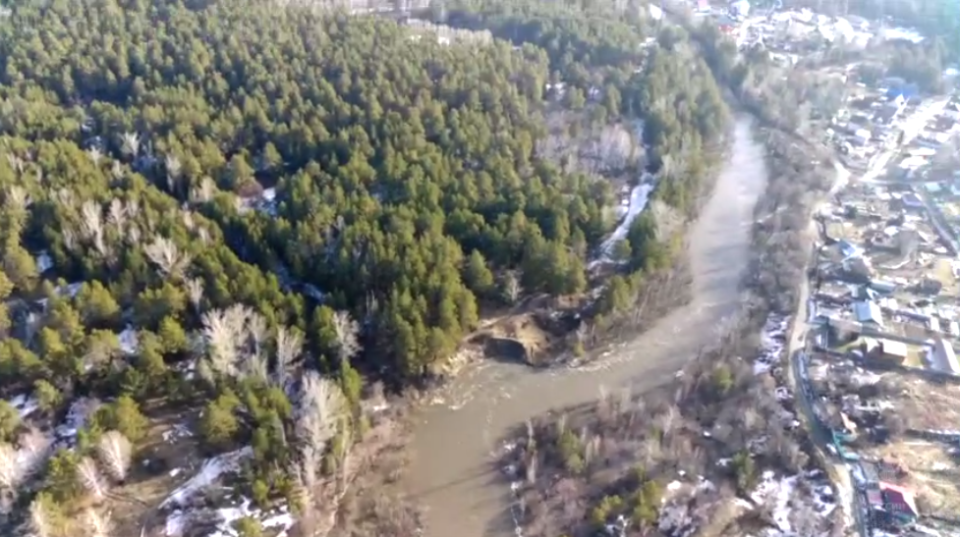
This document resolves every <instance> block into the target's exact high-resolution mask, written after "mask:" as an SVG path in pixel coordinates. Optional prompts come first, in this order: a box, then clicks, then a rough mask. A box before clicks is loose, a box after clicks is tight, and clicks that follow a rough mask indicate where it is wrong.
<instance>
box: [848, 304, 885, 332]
mask: <svg viewBox="0 0 960 537" xmlns="http://www.w3.org/2000/svg"><path fill="white" fill-rule="evenodd" d="M853 314H854V316H855V317H856V319H857V322H859V323H862V324H865V325H868V324H872V325H874V326H876V327H878V328H883V312H882V311H881V310H880V305H879V304H877V303H876V302H874V301H872V300H863V301H860V302H854V304H853Z"/></svg>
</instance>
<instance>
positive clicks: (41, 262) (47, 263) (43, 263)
mask: <svg viewBox="0 0 960 537" xmlns="http://www.w3.org/2000/svg"><path fill="white" fill-rule="evenodd" d="M35 263H36V265H37V273H38V274H43V273H44V272H46V271H48V270H50V269H52V268H53V258H52V257H50V254H49V253H47V252H46V251H43V252H40V253H39V254H37V257H36V259H35Z"/></svg>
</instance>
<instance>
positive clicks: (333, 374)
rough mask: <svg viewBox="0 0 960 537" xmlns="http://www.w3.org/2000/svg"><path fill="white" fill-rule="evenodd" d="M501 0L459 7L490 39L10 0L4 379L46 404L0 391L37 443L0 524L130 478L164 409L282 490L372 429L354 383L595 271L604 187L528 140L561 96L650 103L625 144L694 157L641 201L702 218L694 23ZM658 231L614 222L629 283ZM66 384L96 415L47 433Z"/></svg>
mask: <svg viewBox="0 0 960 537" xmlns="http://www.w3.org/2000/svg"><path fill="white" fill-rule="evenodd" d="M511 6H512V7H511V8H510V9H505V8H504V7H503V4H500V5H498V4H496V3H490V4H487V3H483V4H472V5H467V4H464V5H458V6H453V7H451V8H450V10H449V12H448V13H447V15H446V19H445V20H447V21H448V23H449V24H451V25H453V26H456V27H459V28H467V29H477V30H480V29H484V30H489V31H490V32H491V33H492V34H493V37H494V39H493V40H490V41H483V42H481V41H471V40H455V41H453V42H442V41H441V40H437V39H430V38H426V37H424V36H417V37H422V38H414V37H415V36H413V35H412V34H411V33H410V31H408V28H406V27H405V26H404V25H401V24H398V23H396V22H394V21H392V20H388V19H386V18H377V17H372V16H349V15H348V14H347V13H345V12H337V11H322V10H317V9H311V8H309V7H299V6H297V5H281V4H279V3H275V2H270V1H265V0H218V1H215V0H206V1H205V0H84V1H79V0H51V1H46V2H41V1H33V0H29V1H24V2H17V3H15V5H13V6H10V7H8V8H6V11H5V12H4V15H3V17H2V19H0V199H2V209H0V238H2V243H0V261H2V272H0V300H2V304H0V334H2V336H0V395H3V396H4V397H5V398H7V399H10V398H12V397H14V396H18V395H19V396H22V397H26V398H29V400H30V401H32V402H33V403H34V404H35V408H31V409H30V412H29V413H24V412H23V409H22V408H20V409H16V408H14V405H11V404H10V403H5V402H0V459H2V458H3V457H4V456H6V455H8V454H9V453H12V451H9V450H17V449H19V450H20V451H21V452H22V451H23V450H24V449H27V447H29V446H31V445H34V444H31V442H34V443H36V445H37V446H42V447H43V449H40V448H37V450H36V451H35V453H36V454H38V455H37V458H36V459H29V460H30V461H31V462H30V463H29V464H25V465H23V468H22V471H20V472H17V473H16V475H13V474H11V475H7V474H3V475H0V478H2V480H0V496H2V499H3V500H4V501H3V505H4V511H5V512H6V513H8V514H11V515H10V516H11V517H12V518H9V520H10V521H13V522H18V523H19V522H22V521H23V517H24V514H25V513H27V512H28V511H27V510H26V506H27V505H33V506H34V508H36V509H40V510H46V511H44V512H46V513H48V514H49V513H61V514H62V513H69V512H70V511H69V506H72V505H74V504H75V503H76V502H79V501H81V499H83V498H89V497H90V496H91V495H93V496H96V495H97V494H99V492H97V491H99V488H98V487H99V485H98V483H99V484H103V483H109V482H113V483H115V484H116V483H123V482H124V481H125V480H126V479H127V475H126V472H127V469H128V468H129V467H130V461H131V459H132V458H133V457H134V454H135V453H136V451H137V446H138V442H140V441H141V440H142V439H143V438H145V436H146V435H147V434H148V429H149V425H150V423H151V418H150V414H151V412H154V411H156V409H158V408H167V407H169V406H174V407H178V408H202V409H203V411H202V418H200V419H199V422H198V424H197V428H198V430H197V433H198V435H199V437H200V438H201V439H202V446H203V449H205V450H206V451H207V452H209V453H218V452H225V451H228V450H230V449H234V448H236V447H238V446H244V445H250V446H252V448H253V450H254V452H255V454H256V456H255V457H254V459H253V461H254V462H253V463H252V465H251V466H250V468H248V472H247V474H246V475H247V477H248V478H249V479H247V480H245V485H244V486H245V487H248V488H249V489H250V490H251V491H252V492H251V494H252V496H253V497H254V498H256V499H258V500H262V501H266V500H267V498H270V497H275V496H278V495H287V496H290V495H292V494H294V492H293V491H294V490H295V489H296V488H297V487H296V486H295V482H300V483H301V484H302V481H303V473H304V472H302V471H301V472H291V471H290V470H289V468H291V467H294V466H295V467H298V468H301V469H302V467H303V466H304V464H306V463H305V462H304V459H309V461H312V462H310V464H313V463H317V464H313V468H314V470H316V469H317V468H321V467H322V469H323V471H324V472H329V471H332V469H333V468H336V466H337V461H338V460H340V459H339V458H340V456H341V455H342V453H343V452H345V451H347V450H348V449H349V446H350V444H351V442H353V441H356V440H358V439H359V438H360V437H361V436H362V431H363V429H364V428H365V427H366V425H365V419H366V418H365V417H364V415H363V414H364V413H363V411H362V408H361V404H360V403H361V399H362V397H363V392H364V387H365V386H366V385H367V384H368V383H369V382H368V381H370V380H373V379H385V380H387V381H388V383H389V384H390V385H391V386H396V387H404V386H408V385H410V384H411V383H417V382H419V381H420V380H422V379H423V378H424V377H425V376H426V375H427V373H428V372H429V371H430V370H431V367H433V366H434V365H436V364H437V363H442V362H443V361H444V360H446V359H447V358H449V357H450V356H451V355H452V354H453V353H454V352H455V351H456V349H457V346H458V344H459V343H460V342H461V340H462V339H463V338H464V337H465V336H466V335H467V334H469V333H470V332H471V331H472V330H474V329H475V328H476V327H477V326H478V323H479V322H480V320H481V317H482V315H483V313H482V312H483V311H484V309H485V308H487V307H490V308H495V307H497V306H498V305H501V304H502V303H503V302H504V301H505V298H504V294H505V293H504V285H506V284H509V283H510V281H511V278H518V281H516V282H513V283H514V284H515V285H516V286H517V287H516V288H517V289H522V292H523V294H525V295H534V294H542V295H549V296H552V297H560V296H567V295H576V294H581V293H584V292H585V291H587V290H588V286H589V285H590V284H589V282H590V277H589V276H590V275H589V274H588V270H587V265H588V263H589V261H590V260H591V259H592V258H593V257H594V256H595V255H596V253H597V248H598V246H599V244H600V243H601V242H602V240H603V239H604V238H605V237H606V236H607V235H608V234H609V232H610V231H611V230H612V228H613V227H614V225H615V224H616V220H615V218H611V208H612V207H615V206H616V205H617V203H618V200H617V199H616V196H615V188H614V187H613V186H612V185H611V184H610V183H609V182H607V181H605V180H603V178H602V177H599V176H597V175H596V174H591V173H585V172H582V171H575V170H574V171H571V170H569V169H567V167H565V166H562V165H561V163H560V162H557V161H556V160H555V159H552V158H546V157H545V156H544V155H543V154H541V152H539V151H538V150H537V147H538V141H540V140H541V139H543V137H544V136H545V133H546V127H545V125H546V123H545V119H546V116H547V115H548V114H550V113H553V111H556V110H557V109H562V110H565V111H568V112H571V113H577V114H580V115H584V116H586V115H587V114H588V113H589V117H590V120H589V121H590V122H591V123H592V124H594V125H604V124H613V123H617V122H627V121H630V120H632V119H634V118H638V117H643V118H644V119H645V125H646V127H645V130H644V132H643V138H644V140H643V142H644V143H645V144H646V146H647V149H646V152H647V154H648V158H647V162H645V163H644V164H643V165H645V166H649V167H650V168H651V169H652V170H653V171H656V170H657V169H660V168H663V167H664V166H666V165H667V163H670V162H671V159H670V155H672V154H675V153H677V152H680V151H682V153H683V155H684V156H685V162H684V167H683V170H684V171H683V173H677V172H674V173H665V174H663V179H662V180H661V181H660V182H659V183H658V185H657V188H656V191H655V193H654V197H655V198H656V199H658V200H660V201H661V202H662V203H664V204H666V205H668V206H670V207H673V208H674V209H676V210H677V211H679V212H680V213H681V214H684V215H687V216H692V214H693V211H694V208H695V202H696V197H697V196H698V193H699V192H701V189H703V188H705V184H706V183H705V175H706V172H705V169H706V163H707V157H706V156H705V155H706V153H707V152H708V149H709V148H712V147H715V146H717V145H718V144H719V143H720V142H721V140H722V137H723V134H724V130H725V125H726V118H727V111H726V107H725V105H724V103H723V100H722V98H721V97H720V92H719V90H718V89H717V86H716V84H715V83H714V81H713V78H712V77H711V76H710V71H709V69H708V68H707V67H706V65H705V64H704V63H703V62H702V61H701V60H699V59H698V58H696V57H692V56H691V55H690V53H689V51H688V50H685V49H684V47H683V46H682V43H681V41H682V36H680V35H678V34H677V31H676V30H670V31H664V32H662V33H659V34H658V33H657V30H656V28H655V27H653V26H652V25H650V24H649V21H646V20H644V19H643V18H642V17H636V18H631V17H623V18H622V20H619V21H618V22H611V21H612V19H611V18H610V17H604V16H602V12H599V11H598V12H597V14H598V16H595V17H584V18H581V19H577V20H572V19H571V18H570V17H568V16H566V15H563V14H562V13H560V12H558V11H556V9H555V8H554V7H551V6H552V4H541V3H537V2H528V3H517V4H511ZM647 37H651V38H654V40H653V42H652V43H647V44H646V45H644V40H645V38H647ZM558 83H563V84H566V85H567V87H568V88H569V89H568V91H567V93H566V95H565V97H564V98H562V99H559V98H555V97H556V96H555V95H553V94H552V93H550V92H548V91H547V88H548V87H550V86H555V85H556V84H558ZM656 226H657V223H656V221H655V219H653V218H651V217H650V216H649V215H646V213H645V216H642V217H641V218H639V219H637V221H636V223H635V224H634V226H633V228H632V229H631V230H630V233H629V234H628V239H627V243H628V245H629V250H628V251H629V254H628V259H627V261H628V262H627V263H626V264H625V265H623V266H622V271H621V272H622V273H623V274H622V277H623V278H627V277H628V276H630V277H629V281H630V284H631V285H632V286H633V287H634V288H633V289H626V290H624V289H622V287H623V285H624V284H623V281H624V279H620V280H618V282H619V283H618V285H617V286H612V287H613V288H614V289H618V291H617V292H619V293H622V294H625V295H629V294H630V293H631V292H636V287H637V286H642V284H643V279H644V277H645V276H646V275H647V274H649V273H650V272H652V271H655V270H658V269H661V268H663V267H665V266H668V265H669V260H666V259H664V258H665V257H666V256H668V255H669V252H670V251H671V249H670V248H669V244H666V243H665V242H664V240H663V237H662V234H658V233H657V230H656ZM631 275H632V276H631ZM507 294H509V293H507ZM611 300H612V299H611ZM617 300H619V301H623V300H625V299H624V298H623V297H622V296H620V297H617ZM78 397H84V398H90V399H95V400H96V401H99V402H100V403H99V404H98V406H97V410H96V411H95V412H93V413H92V414H91V417H90V419H88V420H87V421H86V422H85V424H84V426H83V427H81V428H80V430H79V431H78V433H77V434H76V435H75V438H73V439H72V440H70V442H71V443H70V445H69V447H70V449H68V448H67V447H65V445H64V444H61V443H58V444H56V446H57V448H56V449H54V450H52V451H51V450H50V449H49V448H50V443H51V442H53V439H52V438H50V437H49V435H47V437H46V438H44V434H43V433H40V432H39V431H37V430H35V429H32V427H33V426H34V424H36V423H41V424H42V423H48V424H51V423H58V422H60V421H62V420H63V419H64V418H65V416H66V415H67V414H68V411H69V410H70V409H71V407H72V405H71V402H72V401H74V400H75V399H76V398H78ZM10 400H13V399H10ZM21 402H22V399H21ZM17 410H20V412H17ZM27 414H29V417H30V419H29V420H27V419H26V418H27ZM28 421H29V422H30V423H29V424H28V423H27V422H28ZM41 428H42V427H41ZM348 431H350V432H348ZM37 434H39V435H40V436H37ZM291 435H296V436H297V437H298V438H300V439H305V443H307V444H310V445H312V446H314V448H313V451H311V452H310V453H308V454H305V452H304V451H303V450H302V449H300V450H296V449H293V448H292V447H290V446H291V443H290V442H288V437H290V436H291ZM28 437H31V438H32V439H31V438H28ZM25 446H27V447H25ZM31 449H32V448H31ZM31 453H34V451H31ZM39 454H43V456H40V455H39ZM308 455H309V457H308ZM104 461H106V462H104ZM319 461H323V464H322V465H321V464H319ZM98 468H99V469H98ZM295 474H296V475H295ZM297 476H299V477H297ZM298 479H299V481H298ZM23 483H31V484H32V485H31V487H29V488H28V489H20V488H18V487H20V486H21V485H22V484H23ZM23 490H28V491H29V492H28V493H25V494H21V492H22V491H23ZM31 509H33V508H31ZM50 516H51V517H53V515H50ZM53 518H55V517H53ZM0 527H2V524H0Z"/></svg>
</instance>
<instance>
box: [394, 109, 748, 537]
mask: <svg viewBox="0 0 960 537" xmlns="http://www.w3.org/2000/svg"><path fill="white" fill-rule="evenodd" d="M730 155H731V158H730V160H729V161H728V163H727V164H726V165H725V166H724V167H723V170H722V172H721V173H720V174H719V176H718V179H717V183H716V186H715V188H714V194H713V195H712V197H711V198H710V200H709V201H708V202H707V203H706V205H705V207H704V210H703V211H702V214H701V216H700V218H699V219H698V220H697V221H696V222H695V223H694V224H693V226H692V228H691V233H690V242H689V250H688V251H689V255H690V270H691V274H692V276H693V285H692V293H691V296H692V299H691V301H690V302H689V303H688V304H687V305H685V306H682V307H680V308H678V309H676V310H675V311H673V312H671V313H669V314H667V315H665V316H663V317H662V318H661V319H660V320H659V321H658V322H657V323H656V324H655V326H653V327H652V328H651V329H650V330H647V331H646V332H644V333H643V334H641V335H640V336H639V337H637V338H636V339H635V340H634V341H631V342H629V343H623V344H620V345H618V346H616V347H615V348H613V349H610V351H609V355H607V356H605V357H604V359H603V360H600V361H598V362H596V363H593V364H589V365H587V366H584V367H580V368H557V369H554V370H551V371H547V372H541V373H539V374H538V373H537V372H534V371H531V370H530V369H529V368H528V367H527V366H524V365H520V364H516V363H494V362H484V363H483V364H481V365H479V366H477V367H474V368H469V369H468V370H467V371H465V372H464V374H463V375H461V376H460V377H458V378H456V379H454V380H453V381H451V382H450V384H449V385H448V386H447V387H445V388H444V389H442V390H441V391H440V393H439V394H438V396H437V398H436V399H435V401H434V402H433V404H432V405H430V406H429V407H428V408H425V409H423V410H421V411H420V412H418V413H417V421H418V423H417V424H416V428H415V430H414V437H413V440H412V445H411V447H412V450H413V458H412V465H411V472H410V475H409V477H408V479H407V482H406V485H407V489H408V490H410V491H411V494H412V496H413V499H414V500H416V501H418V502H421V503H422V504H423V505H425V506H426V508H427V512H426V514H425V520H426V533H425V534H426V535H427V536H428V537H447V536H449V535H462V536H464V537H473V536H481V535H512V532H513V527H512V517H511V515H510V510H509V508H510V497H509V493H508V491H506V490H505V489H504V488H503V487H502V485H501V482H500V478H499V471H498V470H497V469H496V468H495V465H494V464H493V463H494V461H495V459H496V457H497V455H498V453H499V450H500V439H501V438H502V437H503V436H504V435H505V434H506V433H507V432H508V431H509V430H510V428H511V427H513V426H516V425H517V424H522V423H524V422H525V421H526V420H528V419H531V418H533V417H535V416H537V415H540V414H542V413H544V412H546V411H548V410H550V409H552V408H563V407H567V406H570V405H575V404H580V403H584V402H587V401H591V400H594V399H595V398H596V395H597V393H598V389H599V386H601V385H604V386H607V387H608V388H609V389H610V390H616V389H618V387H619V386H621V385H624V384H630V385H633V386H634V387H635V389H636V391H637V393H641V392H643V391H644V390H646V389H649V388H651V387H653V386H657V385H662V384H663V383H664V382H666V381H668V380H669V379H670V378H672V377H673V375H674V374H675V373H676V371H677V369H678V368H679V367H681V366H682V365H683V363H684V362H686V360H688V359H690V358H692V357H693V356H695V355H696V354H697V352H698V350H699V349H700V348H701V347H703V346H705V345H708V344H710V343H711V342H712V341H713V340H715V338H716V337H717V335H718V329H717V327H718V326H721V325H722V324H723V323H724V319H726V318H727V317H728V316H729V315H730V314H731V313H733V312H735V311H736V310H737V308H738V307H739V303H740V293H739V289H740V286H739V282H740V279H741V275H742V273H743V270H744V269H745V268H746V267H747V260H748V258H749V247H750V235H749V230H750V227H751V223H752V221H753V212H754V205H755V203H756V200H757V197H758V196H759V195H760V193H761V192H762V191H763V190H764V187H765V184H766V180H767V171H766V168H765V163H764V158H763V151H762V148H761V147H760V146H759V144H757V143H756V141H755V140H754V138H753V135H752V132H751V120H750V119H749V118H747V117H739V118H737V121H736V128H735V132H734V140H733V146H732V147H731V150H730Z"/></svg>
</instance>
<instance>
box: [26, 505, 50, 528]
mask: <svg viewBox="0 0 960 537" xmlns="http://www.w3.org/2000/svg"><path fill="white" fill-rule="evenodd" d="M53 525H54V524H53V520H52V517H51V516H50V511H49V509H48V508H47V506H46V505H44V503H43V502H42V501H41V500H39V499H34V500H33V501H32V502H30V512H29V516H28V517H27V528H28V531H30V532H31V533H32V534H33V537H51V536H52V535H53V531H54V527H53Z"/></svg>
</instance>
